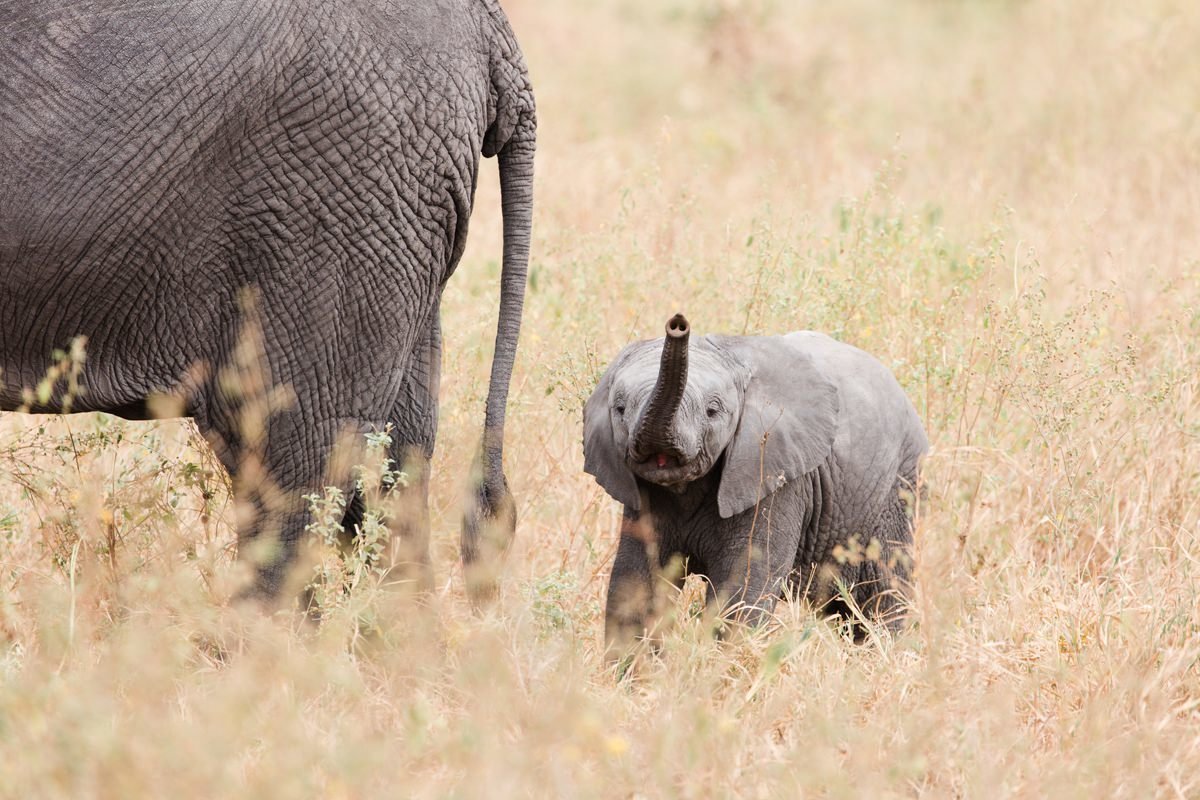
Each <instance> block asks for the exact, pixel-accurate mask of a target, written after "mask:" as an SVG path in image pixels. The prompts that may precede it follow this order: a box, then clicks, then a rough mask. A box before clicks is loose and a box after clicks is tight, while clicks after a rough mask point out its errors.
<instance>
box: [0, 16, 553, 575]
mask: <svg viewBox="0 0 1200 800" xmlns="http://www.w3.org/2000/svg"><path fill="white" fill-rule="evenodd" d="M0 31H2V32H3V39H4V47H3V48H2V49H0V369H2V375H0V409H4V410H13V409H18V408H25V409H27V410H33V411H39V412H49V413H55V412H64V411H106V412H110V413H115V414H118V415H121V416H125V417H129V418H140V417H144V416H145V415H146V409H147V405H146V404H147V399H148V398H151V397H153V396H155V395H156V394H158V393H167V394H171V393H174V394H175V395H177V396H183V397H186V405H185V406H183V407H182V408H181V409H180V410H181V411H182V412H183V413H184V414H186V415H188V416H191V417H193V418H194V419H195V421H196V424H197V425H198V426H199V428H200V430H201V431H203V432H204V434H205V435H206V436H207V437H208V439H209V440H210V441H212V442H213V444H214V446H215V448H216V450H217V453H218V454H219V456H220V458H221V460H222V462H223V463H224V465H225V466H226V467H227V468H228V469H229V471H230V473H231V474H232V475H233V477H234V484H235V487H236V490H237V491H238V493H239V494H240V495H241V496H242V497H244V498H246V499H247V500H249V501H250V503H249V505H248V506H247V507H248V508H249V509H250V510H251V512H250V513H248V514H245V515H242V516H244V519H240V520H239V547H240V548H241V549H242V550H243V551H245V550H254V549H256V548H246V547H245V545H247V544H249V543H250V540H252V539H256V538H259V540H260V541H263V542H266V541H268V537H266V536H263V533H264V531H266V530H268V529H270V531H271V532H272V534H274V535H273V536H271V537H270V541H278V543H279V544H280V546H277V547H272V548H257V549H262V550H263V551H264V552H263V554H261V557H260V558H259V559H258V560H257V562H256V575H257V578H256V582H255V589H256V590H257V592H258V593H260V594H261V595H263V596H266V597H274V596H278V595H279V592H280V589H281V585H282V582H283V580H284V577H285V574H286V567H287V565H288V564H289V562H290V561H291V560H292V557H293V555H294V552H295V550H296V545H297V542H298V540H299V539H300V537H301V535H302V533H303V530H304V527H305V525H306V523H307V512H306V511H305V509H304V508H303V503H302V501H301V500H300V499H299V498H300V496H301V495H302V494H303V493H304V492H305V491H311V490H313V489H315V488H316V487H318V486H320V485H321V484H322V483H323V482H325V481H328V480H331V479H332V480H337V481H340V482H341V484H342V485H343V487H344V488H345V489H346V490H347V491H350V490H351V488H352V483H351V482H350V480H349V478H348V477H347V476H345V475H342V476H337V475H334V474H332V472H331V468H330V464H331V463H332V462H331V459H330V458H329V455H330V452H331V449H332V447H333V445H334V443H335V440H336V439H337V438H338V437H339V436H341V435H343V434H344V433H345V432H347V431H350V432H366V431H371V430H380V429H383V428H385V426H388V425H391V428H392V440H393V445H392V448H393V456H394V457H395V458H396V459H397V460H398V461H399V460H400V459H402V458H404V457H405V454H407V453H409V452H412V451H415V452H417V453H418V454H420V455H421V456H423V457H424V460H425V464H427V462H428V457H429V455H430V454H431V452H432V449H433V444H434V436H435V432H436V428H437V408H436V399H437V389H438V369H439V362H440V341H441V337H440V331H439V322H438V305H439V300H440V297H441V294H442V289H443V287H444V286H445V284H446V280H447V279H448V278H449V277H450V275H451V274H452V273H453V272H454V269H455V267H456V265H457V264H458V261H459V258H460V257H461V255H462V252H463V247H464V245H465V242H466V236H467V222H468V220H469V218H470V214H471V205H472V201H473V199H474V192H475V185H476V178H477V174H478V168H479V156H480V154H482V155H484V156H493V155H496V156H499V166H500V185H501V192H502V205H503V217H504V253H503V271H502V278H501V290H500V310H499V326H498V331H497V335H496V348H495V357H494V360H493V363H492V374H491V382H490V385H489V389H488V397H487V410H486V415H485V422H484V425H485V427H484V436H483V445H482V454H481V470H480V477H479V480H478V485H477V491H476V493H475V495H476V496H475V503H474V505H473V507H472V508H470V509H468V511H467V513H466V515H465V519H464V526H463V553H464V558H465V559H466V560H470V559H471V558H472V557H473V556H474V555H475V554H476V553H477V552H478V551H479V549H480V542H479V537H480V531H481V530H482V529H484V528H487V527H488V525H489V524H490V523H494V524H495V527H496V528H498V529H499V530H501V531H503V532H504V533H505V534H508V535H510V534H511V532H512V530H513V526H514V524H515V514H514V512H513V502H512V498H511V496H510V494H509V491H508V487H507V482H506V480H505V476H504V473H503V468H502V444H503V430H504V415H505V405H506V400H507V394H508V386H509V379H510V375H511V371H512V365H513V358H514V356H515V354H516V347H517V335H518V331H519V328H520V322H521V306H522V301H523V296H524V288H525V276H526V269H527V262H528V253H529V239H530V220H531V214H532V189H531V187H532V180H533V155H534V140H535V128H536V122H535V115H534V100H533V93H532V90H531V87H530V83H529V79H528V76H527V73H526V68H525V64H524V61H523V57H522V55H521V52H520V50H519V48H518V45H517V42H516V40H515V38H514V36H513V33H512V30H511V28H510V27H509V24H508V21H507V20H506V18H505V16H504V14H503V12H502V11H501V10H500V8H499V7H498V5H497V4H496V2H495V0H437V1H436V2H432V1H426V0H294V1H293V2H286V3H285V2H278V1H277V0H275V1H272V0H242V2H229V1H228V0H175V2H170V3H162V2H157V0H155V1H154V2H152V1H151V0H91V1H89V2H80V0H0ZM248 288H249V289H250V290H251V293H252V294H253V296H254V298H255V302H254V309H255V314H254V317H255V318H256V320H257V324H256V326H254V328H253V332H254V333H253V335H252V336H249V338H247V336H245V335H243V333H242V332H243V330H244V326H243V324H242V320H243V319H244V315H243V314H242V308H241V304H242V298H243V297H244V296H245V294H246V290H247V289H248ZM77 336H85V337H86V340H87V368H86V370H85V371H84V373H83V377H84V380H83V383H84V390H83V391H82V393H80V394H79V395H78V396H75V397H70V396H69V393H67V392H66V391H65V390H64V387H63V386H55V387H54V390H53V391H52V392H50V393H49V394H48V395H47V393H46V392H45V391H43V392H40V393H35V394H34V395H32V396H31V394H30V392H29V387H31V386H34V385H36V384H37V383H38V382H39V380H41V379H42V377H43V375H45V373H46V369H47V366H48V364H49V363H50V362H49V359H50V354H51V353H52V351H54V350H55V349H56V348H62V347H64V346H65V345H66V344H67V343H68V342H69V341H71V340H72V339H73V338H74V337H77ZM248 347H249V349H247V348H248ZM255 348H257V349H258V350H259V351H260V352H261V353H262V355H263V358H262V361H263V362H265V363H264V368H265V370H266V374H267V375H268V376H269V383H270V384H274V385H279V386H286V387H290V390H291V393H292V396H293V399H292V402H290V403H288V404H286V405H285V406H284V407H283V408H273V409H272V410H271V413H270V415H269V416H268V417H267V418H266V420H265V422H264V423H263V424H261V425H259V424H258V423H256V422H255V421H254V420H252V419H251V417H252V416H254V414H256V413H258V412H261V411H262V410H263V409H262V401H263V397H264V395H263V392H262V391H261V389H262V386H261V385H257V384H256V383H255V381H256V380H257V379H256V378H255V377H254V376H253V374H252V373H253V370H248V369H247V366H248V363H247V358H246V353H247V352H250V351H251V350H253V349H255ZM185 376H186V377H185ZM231 376H232V377H241V378H243V379H248V381H247V380H243V381H241V385H240V386H239V385H236V384H237V383H238V381H234V380H231V379H230V378H231ZM31 406H32V408H31ZM251 456H253V458H252V457H251ZM420 472H421V474H420V475H419V476H415V477H416V484H417V485H416V487H415V490H416V491H417V492H418V493H419V495H420V508H421V511H420V513H419V515H418V516H419V519H418V520H417V522H416V523H415V526H414V529H415V531H416V534H417V538H418V542H417V549H416V561H417V562H418V563H420V564H423V565H427V563H428V544H427V530H428V522H427V512H425V511H424V508H425V496H426V493H427V485H428V484H427V469H425V468H424V465H422V468H421V469H420ZM356 508H357V509H361V504H356V503H352V504H351V510H350V511H349V512H348V513H347V520H346V523H347V524H352V523H353V522H354V521H355V520H354V516H355V513H356ZM357 513H359V514H361V510H358V511H357ZM276 536H277V537H278V538H277V539H276V538H275V537H276Z"/></svg>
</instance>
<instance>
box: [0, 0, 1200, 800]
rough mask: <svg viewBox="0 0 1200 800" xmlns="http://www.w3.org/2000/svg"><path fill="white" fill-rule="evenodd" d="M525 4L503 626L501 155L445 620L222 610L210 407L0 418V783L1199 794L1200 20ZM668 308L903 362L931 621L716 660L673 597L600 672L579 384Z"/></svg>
mask: <svg viewBox="0 0 1200 800" xmlns="http://www.w3.org/2000/svg"><path fill="white" fill-rule="evenodd" d="M506 6H507V8H508V9H509V12H510V15H511V16H512V18H513V21H514V24H515V26H516V28H517V30H518V33H519V35H520V36H521V40H522V43H523V45H524V47H525V50H526V53H527V56H528V59H529V62H530V65H531V69H532V71H533V74H534V77H535V80H536V86H537V89H538V93H539V101H540V117H541V123H542V124H541V143H540V151H539V164H538V170H539V174H538V186H537V189H538V203H539V205H538V212H537V219H536V224H537V230H536V248H535V258H534V264H533V268H532V275H531V280H530V288H529V294H528V301H527V309H528V310H527V315H526V324H525V329H524V334H523V346H524V349H523V352H522V356H521V358H520V361H519V363H518V367H517V375H516V377H515V381H514V392H513V398H512V401H511V404H510V417H509V420H510V422H509V436H508V441H509V446H508V455H507V458H508V473H509V476H510V479H511V481H512V483H513V488H514V491H515V493H516V495H517V498H518V502H519V514H520V524H519V530H518V540H517V543H516V546H515V549H514V551H513V552H512V553H511V557H510V560H509V565H508V571H507V575H506V580H505V585H504V589H503V592H502V595H501V597H500V599H499V601H498V603H497V605H496V606H495V607H494V608H493V609H491V610H490V611H488V612H487V613H485V614H483V615H482V616H476V615H473V614H472V613H471V612H470V610H469V609H468V607H467V604H466V601H465V596H464V592H463V588H462V581H461V575H460V573H459V570H458V568H457V549H456V528H457V518H458V513H459V508H460V498H461V492H462V485H463V480H464V478H465V474H466V470H467V467H468V465H469V463H470V458H471V456H472V455H473V448H474V446H475V442H476V440H477V436H478V426H479V424H480V421H481V418H482V414H481V409H482V398H483V394H484V391H485V388H486V387H485V381H486V374H487V364H488V362H489V354H488V353H487V352H486V349H485V346H484V344H483V343H485V342H488V341H490V338H491V331H492V326H493V324H494V319H490V318H489V315H488V314H481V313H479V312H480V310H481V309H494V307H495V302H496V301H495V289H496V280H497V277H498V265H497V263H496V260H497V259H496V254H497V253H498V252H499V222H498V201H497V192H496V189H495V180H494V178H493V177H492V176H491V175H490V170H489V174H488V175H487V176H485V179H484V181H483V183H482V185H481V187H480V190H479V194H478V198H477V210H476V217H475V221H474V223H473V226H472V241H471V245H470V247H469V249H468V253H467V255H466V258H465V260H464V262H463V264H462V266H461V268H460V270H459V271H460V274H459V275H458V276H456V278H455V280H454V281H452V283H451V286H450V288H449V289H448V291H447V294H446V298H445V303H444V306H443V309H444V314H445V320H446V324H445V329H446V331H447V332H448V337H447V338H448V341H447V346H446V360H445V370H444V374H445V380H444V385H443V391H442V433H441V439H440V441H439V450H438V454H437V457H436V459H435V465H434V468H435V486H434V496H433V499H432V503H433V509H432V511H433V520H434V557H435V566H436V570H437V578H438V588H437V590H436V592H435V595H434V597H433V598H432V600H431V606H432V609H431V611H432V613H420V612H417V611H414V610H413V609H412V608H410V607H408V606H406V605H404V604H403V603H402V602H400V601H399V600H398V599H397V598H395V597H392V596H390V595H389V594H387V593H384V592H381V591H379V589H378V588H377V587H376V586H375V584H374V583H373V581H372V580H371V577H370V575H363V574H362V573H361V571H360V572H357V573H355V572H353V571H351V572H348V573H346V574H347V575H348V576H349V577H348V578H347V581H348V583H349V584H353V589H352V590H351V591H349V592H348V593H331V597H330V599H328V600H327V601H326V602H327V604H328V608H327V621H326V624H325V625H324V626H322V627H321V628H320V629H319V630H314V629H313V628H311V627H309V626H307V625H306V624H304V623H302V622H300V621H298V620H293V619H291V618H285V619H283V620H269V621H268V620H262V619H257V618H253V617H251V618H247V617H242V616H239V615H237V614H236V613H235V612H232V611H229V610H226V608H225V606H224V598H225V597H227V594H228V590H229V586H230V585H232V582H233V581H234V579H235V578H236V573H237V568H236V567H235V566H231V553H230V548H231V542H232V534H231V530H230V521H231V517H232V514H231V509H230V507H229V500H228V494H227V491H226V487H225V482H224V477H223V475H222V474H221V472H220V470H219V468H218V467H216V465H215V464H214V463H213V461H212V459H211V457H210V456H209V455H208V453H207V451H206V450H205V449H204V448H203V447H201V446H200V445H199V443H198V441H197V440H196V437H195V436H194V434H193V432H192V430H191V429H190V428H189V427H188V426H186V425H183V424H179V423H159V424H155V425H138V424H129V423H123V422H120V421H117V420H113V419H109V418H104V417H73V418H69V419H47V418H33V417H18V416H13V415H7V416H5V417H4V418H3V419H0V471H2V472H3V480H2V481H0V537H2V539H0V541H2V545H0V581H2V583H0V794H2V795H4V796H11V797H17V796H21V797H26V796H35V797H131V796H211V797H242V796H244V797H263V796H269V797H298V798H300V797H312V796H318V795H320V796H329V797H339V796H340V797H360V796H367V795H368V794H378V795H382V796H397V797H407V796H413V797H447V796H452V797H489V798H491V797H508V796H511V797H526V796H556V797H557V796H568V797H623V796H644V797H659V796H671V797H724V796H738V797H775V796H785V795H794V794H801V795H807V796H844V797H858V796H863V795H866V794H868V793H872V794H877V795H881V796H906V795H928V796H964V797H999V796H1033V797H1042V796H1055V797H1069V796H1078V797H1103V796H1121V797H1146V796H1154V795H1157V796H1168V797H1171V796H1183V797H1194V796H1197V795H1200V671H1198V669H1197V659H1198V658H1200V627H1198V625H1200V623H1198V615H1200V599H1198V597H1197V587H1198V586H1200V542H1198V541H1197V537H1198V536H1200V225H1197V220H1200V49H1198V48H1196V47H1195V43H1196V42H1197V41H1200V10H1198V9H1197V8H1196V7H1195V6H1194V4H1192V3H1187V2H1175V1H1174V0H1151V1H1150V2H1145V3H1139V4H1132V3H1129V4H1110V3H1102V2H1098V1H1093V0H1082V1H1081V2H1073V3H1028V2H1000V0H995V1H994V2H978V3H967V2H932V1H930V2H919V1H918V0H904V1H903V2H895V3H884V2H866V0H851V1H850V2H844V3H837V4H815V3H791V2H780V1H779V0H774V1H772V0H740V1H739V0H702V2H696V1H695V0H655V2H641V3H633V2H620V1H619V0H605V1H604V2H587V3H584V2H563V3H556V4H547V3H533V2H529V1H528V0H520V1H519V0H509V1H508V2H507V3H506ZM675 311H684V312H686V313H687V314H688V316H689V319H691V320H692V322H693V324H694V325H695V327H696V328H697V329H698V330H700V331H701V332H704V331H726V332H742V331H746V332H750V333H756V332H778V331H784V330H790V329H796V328H816V329H821V330H826V331H829V332H831V333H833V334H834V335H836V336H838V337H839V338H842V339H844V340H846V341H849V342H852V343H854V344H856V345H859V346H861V347H864V348H865V349H868V350H870V351H871V352H873V353H876V354H878V355H879V356H880V357H881V358H882V359H883V360H884V362H885V363H887V364H889V365H890V366H892V367H893V369H894V370H895V371H896V374H897V376H898V377H899V378H900V380H901V382H902V384H903V385H904V387H905V389H906V390H907V391H908V392H909V395H910V397H912V399H913V401H914V403H915V404H916V406H917V408H918V410H919V412H920V413H921V416H922V418H923V419H924V420H925V422H926V425H927V427H928V429H929V432H930V437H931V440H932V441H933V443H934V447H933V452H932V453H931V455H930V456H929V459H928V461H927V465H926V475H927V479H928V483H929V486H930V497H929V502H928V503H927V505H926V508H925V509H924V512H923V519H922V522H921V528H920V531H919V535H918V553H917V559H918V565H919V571H918V584H917V593H916V599H915V608H914V612H913V627H912V628H911V630H909V631H908V632H907V633H905V634H903V635H901V636H899V637H897V638H896V639H895V640H884V641H878V642H876V643H873V644H870V645H867V646H856V645H854V644H852V643H851V642H850V641H847V639H846V638H844V637H843V636H842V635H841V634H840V633H839V631H838V629H837V628H836V627H834V626H833V625H831V624H829V623H827V622H825V621H823V620H821V619H819V618H817V617H815V616H814V615H813V614H812V612H811V611H810V610H809V609H806V608H804V607H803V606H801V605H798V604H796V605H785V606H783V607H781V610H780V612H779V620H778V624H777V625H775V626H772V627H770V628H769V629H765V630H761V631H757V632H755V633H754V634H752V635H749V636H747V637H744V638H743V639H740V640H737V641H732V642H725V643H721V644H717V643H714V642H713V641H711V640H710V639H709V638H708V637H707V635H706V634H705V631H704V627H703V624H702V623H701V622H700V621H699V620H697V619H695V618H693V617H691V616H689V615H688V613H687V612H688V610H689V609H690V608H691V606H692V605H694V603H695V600H696V591H695V587H694V586H689V587H687V588H685V591H684V593H683V595H682V596H680V597H679V598H677V600H676V603H675V605H676V607H677V609H678V610H679V611H680V619H679V621H678V622H677V624H676V627H675V629H674V630H673V632H672V633H671V634H670V635H669V636H668V637H667V640H666V642H665V645H664V649H663V652H662V655H661V658H660V659H658V660H657V661H655V662H653V663H651V664H650V665H649V666H648V667H647V668H646V669H645V670H644V671H643V673H642V674H641V675H640V676H639V677H638V679H637V680H636V681H630V682H625V683H620V684H618V683H616V682H615V681H614V680H613V677H612V675H611V674H609V673H608V672H606V671H605V670H604V668H603V666H602V664H601V659H600V653H601V649H600V647H601V642H600V636H601V633H600V629H601V619H600V601H601V597H602V592H603V589H604V584H605V579H606V575H607V569H608V563H609V560H610V559H611V555H612V552H613V548H614V544H615V542H614V537H615V530H616V525H615V518H616V509H615V508H614V504H613V502H612V501H611V500H609V499H608V498H607V497H605V496H604V495H603V493H602V492H601V491H600V490H599V488H598V487H596V486H595V484H594V483H593V482H592V481H591V480H590V479H589V478H587V477H586V476H585V475H583V474H582V471H581V462H582V458H581V452H580V449H581V448H580V419H579V417H580V409H581V403H582V399H583V398H584V397H585V396H586V394H587V393H588V392H589V391H590V390H591V387H592V386H593V385H594V380H595V378H596V377H597V375H598V373H599V371H600V370H601V369H602V368H603V366H604V364H605V363H606V361H607V359H609V358H610V357H611V356H612V355H613V354H614V353H615V352H616V350H617V349H618V348H619V347H620V346H621V345H622V344H623V343H625V342H626V341H628V340H629V339H630V338H633V337H644V336H653V335H656V334H657V332H658V331H659V330H660V326H661V324H662V321H663V320H664V319H665V318H666V316H668V315H669V314H671V313H673V312H675ZM492 313H493V314H494V312H492ZM326 566H327V567H328V568H330V569H332V568H333V567H330V565H328V564H327V565H326ZM355 566H356V564H355V562H354V559H353V558H351V561H350V567H351V570H353V568H354V567H355ZM357 566H361V564H358V565H357Z"/></svg>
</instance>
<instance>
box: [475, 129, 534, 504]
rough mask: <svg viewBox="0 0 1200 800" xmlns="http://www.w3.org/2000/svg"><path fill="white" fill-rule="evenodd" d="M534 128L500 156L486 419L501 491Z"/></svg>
mask: <svg viewBox="0 0 1200 800" xmlns="http://www.w3.org/2000/svg"><path fill="white" fill-rule="evenodd" d="M533 151H534V132H533V128H532V126H528V128H527V129H526V130H521V131H519V132H518V133H517V134H515V135H514V136H513V138H512V139H510V140H509V142H508V144H507V145H505V147H504V149H502V150H501V151H500V153H499V162H500V202H501V206H502V209H503V215H504V260H503V266H502V268H501V277H500V316H499V319H498V321H497V324H496V350H495V355H494V356H493V358H492V375H491V380H490V382H489V384H488V396H487V413H486V415H485V418H484V439H483V442H484V446H483V453H484V481H485V482H486V483H488V484H490V485H492V486H496V487H497V488H498V484H496V483H494V482H495V481H500V482H503V480H504V475H503V466H504V465H503V448H504V416H505V409H506V407H507V405H508V386H509V381H510V379H511V378H512V369H513V361H514V359H515V358H516V354H517V339H518V337H519V336H520V333H521V311H522V308H523V306H524V302H525V282H526V277H527V275H528V273H529V241H530V236H531V234H532V228H533Z"/></svg>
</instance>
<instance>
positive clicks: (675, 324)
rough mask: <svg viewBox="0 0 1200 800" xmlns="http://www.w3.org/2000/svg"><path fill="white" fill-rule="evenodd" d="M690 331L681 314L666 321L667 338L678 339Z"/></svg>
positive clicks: (685, 319) (685, 318)
mask: <svg viewBox="0 0 1200 800" xmlns="http://www.w3.org/2000/svg"><path fill="white" fill-rule="evenodd" d="M689 331H690V328H689V327H688V321H687V317H685V316H684V315H683V314H676V315H675V316H673V317H671V318H670V319H669V320H667V338H668V339H680V338H682V337H684V336H687V335H688V333H689Z"/></svg>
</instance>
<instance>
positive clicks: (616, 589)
mask: <svg viewBox="0 0 1200 800" xmlns="http://www.w3.org/2000/svg"><path fill="white" fill-rule="evenodd" d="M651 536H652V534H651V532H650V531H649V530H648V526H645V525H643V524H640V523H639V521H638V515H637V512H634V511H631V510H629V509H628V508H626V509H625V516H624V518H623V519H622V520H621V540H620V542H619V543H618V545H617V556H616V558H615V559H614V560H613V569H612V577H611V578H609V581H608V601H607V603H606V604H605V609H604V643H605V648H606V653H605V657H606V660H607V661H609V662H610V663H615V662H617V661H620V660H621V659H622V658H624V657H625V656H627V655H630V654H631V653H633V652H634V651H635V650H636V648H637V646H638V642H639V641H640V640H642V639H645V638H646V637H647V634H648V633H649V632H650V629H651V627H652V625H653V614H654V572H653V567H652V565H651V557H652V553H651V550H653V549H655V548H654V543H653V542H652V541H650V537H651ZM653 555H654V556H655V557H657V554H656V553H655V554H653Z"/></svg>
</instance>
